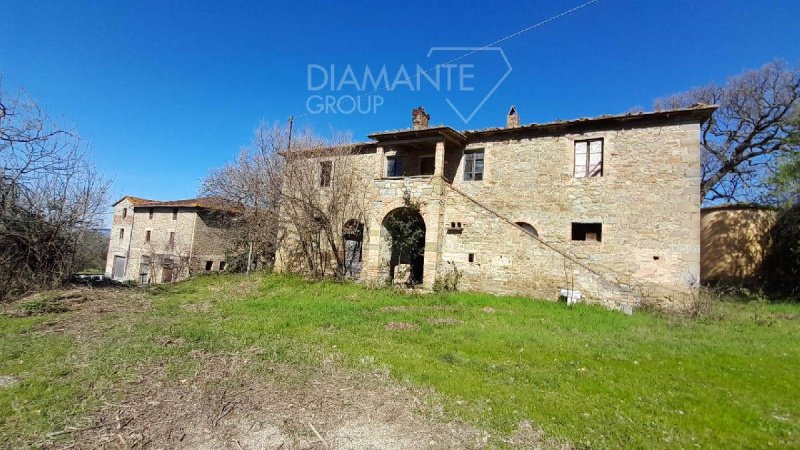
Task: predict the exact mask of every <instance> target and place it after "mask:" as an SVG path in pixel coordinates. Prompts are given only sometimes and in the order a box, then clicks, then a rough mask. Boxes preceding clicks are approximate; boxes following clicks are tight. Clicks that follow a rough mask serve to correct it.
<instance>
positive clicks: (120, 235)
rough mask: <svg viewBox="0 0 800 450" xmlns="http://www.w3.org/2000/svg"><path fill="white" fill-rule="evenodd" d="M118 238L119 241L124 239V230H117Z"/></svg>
mask: <svg viewBox="0 0 800 450" xmlns="http://www.w3.org/2000/svg"><path fill="white" fill-rule="evenodd" d="M119 238H120V239H125V228H120V229H119Z"/></svg>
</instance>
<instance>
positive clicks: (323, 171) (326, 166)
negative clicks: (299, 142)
mask: <svg viewBox="0 0 800 450" xmlns="http://www.w3.org/2000/svg"><path fill="white" fill-rule="evenodd" d="M319 166H320V177H319V185H320V187H329V186H330V185H331V173H332V172H333V161H322V162H320V163H319Z"/></svg>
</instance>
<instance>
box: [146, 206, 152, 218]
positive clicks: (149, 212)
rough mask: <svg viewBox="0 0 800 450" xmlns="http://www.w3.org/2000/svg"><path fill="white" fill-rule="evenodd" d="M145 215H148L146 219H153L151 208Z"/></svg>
mask: <svg viewBox="0 0 800 450" xmlns="http://www.w3.org/2000/svg"><path fill="white" fill-rule="evenodd" d="M147 215H148V219H152V218H153V208H150V210H148V211H147Z"/></svg>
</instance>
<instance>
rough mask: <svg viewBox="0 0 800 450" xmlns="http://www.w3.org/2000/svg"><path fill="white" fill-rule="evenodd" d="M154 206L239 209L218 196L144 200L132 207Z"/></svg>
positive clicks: (231, 210) (218, 209) (229, 210)
mask: <svg viewBox="0 0 800 450" xmlns="http://www.w3.org/2000/svg"><path fill="white" fill-rule="evenodd" d="M155 207H162V208H166V207H169V208H199V209H211V210H217V211H228V212H236V211H240V210H241V209H240V208H239V207H238V206H236V205H234V204H232V203H231V202H228V201H226V200H224V199H221V198H219V197H197V198H187V199H183V200H166V201H158V200H147V201H144V202H140V203H135V204H134V208H155Z"/></svg>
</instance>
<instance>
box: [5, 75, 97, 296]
mask: <svg viewBox="0 0 800 450" xmlns="http://www.w3.org/2000/svg"><path fill="white" fill-rule="evenodd" d="M108 186H109V184H108V183H107V182H106V181H104V180H103V179H102V178H101V177H100V176H99V175H98V173H97V172H96V171H95V169H94V167H93V166H92V165H91V164H90V163H89V161H88V160H87V157H86V153H85V147H84V146H83V145H82V142H81V140H80V138H79V137H78V136H77V134H76V133H75V132H74V131H68V130H63V129H61V128H59V127H58V126H57V125H56V124H55V123H54V122H53V121H52V120H50V118H49V117H48V116H47V114H46V113H45V112H44V111H42V110H41V108H39V106H38V105H37V104H36V103H35V102H33V101H32V100H31V99H30V98H29V97H28V96H27V95H25V94H24V93H20V94H18V95H17V96H15V97H9V96H8V95H7V94H6V93H5V92H4V91H3V90H2V86H0V299H3V298H5V297H8V296H9V295H14V294H19V293H23V292H25V291H27V290H29V289H35V288H44V287H50V286H53V285H56V284H59V283H61V282H62V281H63V280H65V279H66V278H67V277H68V276H69V275H70V274H71V272H73V271H74V270H75V269H76V267H75V266H76V253H77V247H78V245H80V244H79V243H80V242H81V241H82V240H83V237H84V235H85V234H87V233H91V232H92V230H93V229H95V228H97V227H98V225H99V224H100V223H101V220H102V213H103V209H104V206H105V205H106V203H107V199H106V192H107V190H108Z"/></svg>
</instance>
